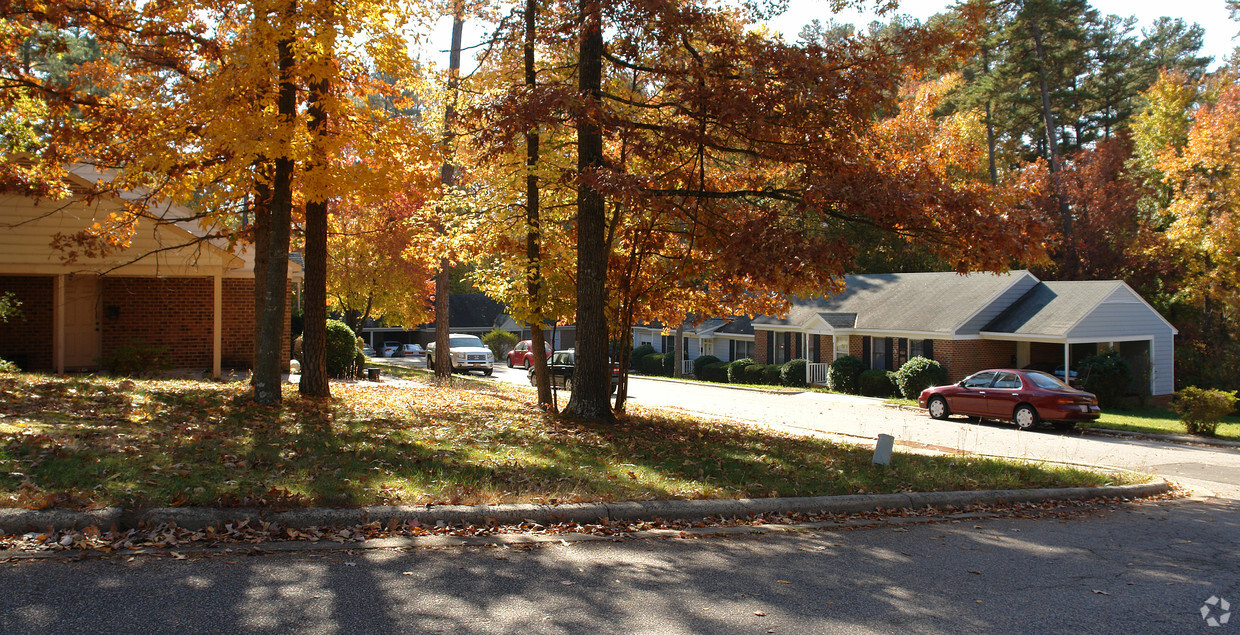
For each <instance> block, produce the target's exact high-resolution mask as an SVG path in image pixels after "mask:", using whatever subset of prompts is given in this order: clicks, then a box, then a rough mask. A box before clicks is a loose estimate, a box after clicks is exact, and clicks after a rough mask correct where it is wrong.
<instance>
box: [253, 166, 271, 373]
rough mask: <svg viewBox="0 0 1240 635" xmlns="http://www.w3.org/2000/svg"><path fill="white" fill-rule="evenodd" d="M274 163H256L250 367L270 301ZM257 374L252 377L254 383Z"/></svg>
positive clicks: (258, 349)
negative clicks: (269, 181)
mask: <svg viewBox="0 0 1240 635" xmlns="http://www.w3.org/2000/svg"><path fill="white" fill-rule="evenodd" d="M271 167H272V166H271V163H270V162H269V161H267V160H266V159H259V160H257V161H255V162H254V209H253V212H254V224H253V225H251V226H250V239H251V240H252V241H253V246H254V341H253V342H252V344H253V349H254V350H253V353H252V354H251V358H250V368H251V370H253V369H254V367H255V362H257V361H258V357H259V355H260V354H261V353H260V350H261V349H260V344H261V342H262V341H263V337H262V335H263V332H262V326H263V323H262V320H261V319H259V318H260V316H262V314H263V311H264V310H265V307H266V304H267V282H266V281H267V244H268V241H269V240H270V239H271V238H270V232H271V187H270V186H269V184H268V182H267V180H266V179H267V178H268V177H269V176H270V174H269V172H270V171H271ZM256 377H257V375H252V376H251V377H250V383H251V384H253V383H255V378H256Z"/></svg>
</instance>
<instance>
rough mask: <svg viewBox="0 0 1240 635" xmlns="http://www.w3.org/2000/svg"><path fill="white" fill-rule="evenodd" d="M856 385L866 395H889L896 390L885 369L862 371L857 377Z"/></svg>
mask: <svg viewBox="0 0 1240 635" xmlns="http://www.w3.org/2000/svg"><path fill="white" fill-rule="evenodd" d="M857 386H858V388H860V389H861V394H862V395H865V396H866V397H890V396H891V395H893V394H895V391H896V387H895V385H894V384H892V383H891V378H890V377H888V376H887V371H885V370H880V369H877V368H875V369H870V370H867V371H863V372H862V373H861V376H860V377H858V378H857Z"/></svg>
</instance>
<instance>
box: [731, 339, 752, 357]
mask: <svg viewBox="0 0 1240 635" xmlns="http://www.w3.org/2000/svg"><path fill="white" fill-rule="evenodd" d="M730 341H731V342H732V344H731V346H730V347H729V348H731V353H732V355H731V357H732V359H731V360H729V361H736V360H738V359H745V358H746V357H748V358H749V359H753V341H752V340H730Z"/></svg>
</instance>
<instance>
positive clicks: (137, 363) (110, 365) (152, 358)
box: [98, 338, 169, 377]
mask: <svg viewBox="0 0 1240 635" xmlns="http://www.w3.org/2000/svg"><path fill="white" fill-rule="evenodd" d="M98 362H99V365H100V366H102V367H103V369H104V370H106V371H108V372H109V373H111V374H113V375H120V376H122V377H134V376H137V375H148V374H151V373H155V372H158V371H161V370H164V369H166V368H168V366H169V362H168V349H167V348H166V347H164V346H148V345H146V344H145V343H143V342H142V340H139V339H136V338H132V339H130V340H129V343H128V344H122V345H120V346H117V347H116V348H114V349H112V352H111V354H108V355H105V356H103V357H101V358H99V360H98Z"/></svg>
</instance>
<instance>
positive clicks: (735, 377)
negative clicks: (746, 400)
mask: <svg viewBox="0 0 1240 635" xmlns="http://www.w3.org/2000/svg"><path fill="white" fill-rule="evenodd" d="M752 363H753V360H752V359H750V358H748V357H742V358H740V359H738V360H735V361H731V362H728V383H729V384H743V383H745V368H746V367H747V366H749V365H750V364H752Z"/></svg>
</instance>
